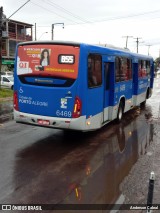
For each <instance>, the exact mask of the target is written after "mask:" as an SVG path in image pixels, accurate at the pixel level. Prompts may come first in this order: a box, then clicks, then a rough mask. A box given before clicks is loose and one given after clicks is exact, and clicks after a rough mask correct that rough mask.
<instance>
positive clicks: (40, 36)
mask: <svg viewBox="0 0 160 213" xmlns="http://www.w3.org/2000/svg"><path fill="white" fill-rule="evenodd" d="M45 33H48V32H44V33H42V34H41V36H40V37H39V38H38V40H40V38H41V37H42V36H43V35H44V34H45Z"/></svg>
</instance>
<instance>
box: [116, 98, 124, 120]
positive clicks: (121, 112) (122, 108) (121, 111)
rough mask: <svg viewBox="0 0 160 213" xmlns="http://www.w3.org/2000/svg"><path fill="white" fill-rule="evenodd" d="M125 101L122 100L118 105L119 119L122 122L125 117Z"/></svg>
mask: <svg viewBox="0 0 160 213" xmlns="http://www.w3.org/2000/svg"><path fill="white" fill-rule="evenodd" d="M123 110H124V107H123V103H122V101H121V102H120V103H119V107H118V112H117V121H118V122H120V121H121V120H122V117H123Z"/></svg>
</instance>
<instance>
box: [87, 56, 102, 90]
mask: <svg viewBox="0 0 160 213" xmlns="http://www.w3.org/2000/svg"><path fill="white" fill-rule="evenodd" d="M101 84H102V57H101V55H98V54H90V55H89V56H88V87H89V88H93V87H97V86H100V85H101Z"/></svg>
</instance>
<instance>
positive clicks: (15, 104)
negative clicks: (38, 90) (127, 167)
mask: <svg viewBox="0 0 160 213" xmlns="http://www.w3.org/2000/svg"><path fill="white" fill-rule="evenodd" d="M13 103H14V109H15V110H17V111H18V110H19V107H18V94H17V91H14V94H13Z"/></svg>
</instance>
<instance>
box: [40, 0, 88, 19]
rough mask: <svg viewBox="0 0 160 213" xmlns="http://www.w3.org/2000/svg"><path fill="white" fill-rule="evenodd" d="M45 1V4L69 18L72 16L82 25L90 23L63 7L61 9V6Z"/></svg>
mask: <svg viewBox="0 0 160 213" xmlns="http://www.w3.org/2000/svg"><path fill="white" fill-rule="evenodd" d="M42 1H43V0H42ZM46 1H47V2H46V3H47V4H49V5H51V6H52V7H54V8H57V9H58V10H60V11H62V12H64V13H66V14H68V15H70V16H72V17H73V18H76V19H78V20H80V21H82V22H84V23H91V21H89V20H88V19H85V18H83V17H81V16H78V15H76V14H74V13H73V12H71V11H69V10H67V9H66V8H64V7H62V6H60V5H58V4H56V3H53V2H51V1H50V0H46Z"/></svg>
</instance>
